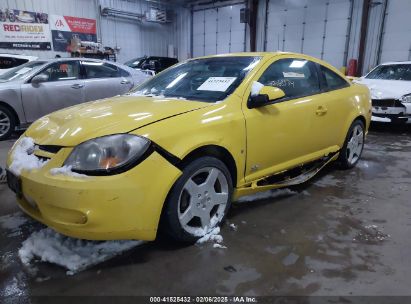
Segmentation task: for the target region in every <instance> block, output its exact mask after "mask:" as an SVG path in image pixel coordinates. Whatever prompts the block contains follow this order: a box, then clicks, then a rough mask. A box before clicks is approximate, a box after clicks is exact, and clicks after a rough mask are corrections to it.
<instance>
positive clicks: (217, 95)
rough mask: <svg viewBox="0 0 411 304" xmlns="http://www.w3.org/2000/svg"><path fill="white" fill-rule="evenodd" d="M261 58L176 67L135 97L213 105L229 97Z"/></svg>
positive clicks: (218, 59)
mask: <svg viewBox="0 0 411 304" xmlns="http://www.w3.org/2000/svg"><path fill="white" fill-rule="evenodd" d="M260 59H261V57H251V56H250V57H248V56H247V57H242V56H235V57H234V56H233V57H212V58H204V59H194V60H190V61H188V62H186V63H183V64H179V65H176V66H175V67H172V68H170V69H168V70H166V71H164V72H162V73H160V74H158V76H156V77H153V78H151V79H150V80H148V81H147V82H145V83H143V84H142V85H141V86H139V87H137V88H136V89H135V91H134V93H133V94H135V95H157V96H160V95H161V96H165V97H178V98H184V99H194V100H199V101H206V102H216V101H219V100H223V99H225V98H226V97H227V96H228V95H230V94H231V93H232V92H233V91H234V90H235V89H236V88H237V87H238V86H239V84H240V83H241V81H242V80H243V79H244V77H245V75H247V73H248V72H249V71H250V70H251V69H252V68H254V67H255V66H256V65H257V63H258V62H259V61H260Z"/></svg>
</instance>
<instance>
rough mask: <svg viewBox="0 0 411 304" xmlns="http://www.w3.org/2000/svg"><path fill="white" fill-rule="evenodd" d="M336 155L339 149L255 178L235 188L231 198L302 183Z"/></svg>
mask: <svg viewBox="0 0 411 304" xmlns="http://www.w3.org/2000/svg"><path fill="white" fill-rule="evenodd" d="M338 155H339V151H337V152H333V153H330V154H328V155H327V156H324V157H322V158H320V159H317V160H315V161H312V162H308V163H305V164H300V165H298V166H296V167H294V168H291V169H288V170H284V171H281V172H277V173H275V174H273V175H269V176H266V177H263V178H260V179H258V180H255V181H253V182H252V183H250V184H248V185H246V186H245V187H241V188H237V189H235V191H234V194H233V200H234V201H235V200H236V199H238V198H239V197H241V196H245V195H251V194H254V193H257V192H261V191H266V190H271V189H278V188H283V187H289V186H294V185H298V184H302V183H304V182H306V181H308V180H309V179H311V178H313V177H314V176H315V175H316V174H317V173H318V172H319V171H320V170H321V169H323V168H324V167H325V166H326V165H328V164H329V163H330V162H332V161H334V160H336V159H337V158H338Z"/></svg>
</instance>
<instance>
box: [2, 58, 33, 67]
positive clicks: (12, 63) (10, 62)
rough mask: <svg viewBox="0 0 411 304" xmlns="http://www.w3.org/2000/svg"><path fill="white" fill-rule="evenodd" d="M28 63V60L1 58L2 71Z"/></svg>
mask: <svg viewBox="0 0 411 304" xmlns="http://www.w3.org/2000/svg"><path fill="white" fill-rule="evenodd" d="M26 62H28V60H27V59H22V58H13V57H7V56H0V69H1V70H4V69H11V68H14V67H16V66H19V65H22V64H25V63H26Z"/></svg>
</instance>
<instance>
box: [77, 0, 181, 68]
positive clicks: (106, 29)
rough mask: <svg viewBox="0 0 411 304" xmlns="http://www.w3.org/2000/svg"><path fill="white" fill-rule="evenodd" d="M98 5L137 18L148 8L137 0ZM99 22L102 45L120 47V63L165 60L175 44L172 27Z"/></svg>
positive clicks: (126, 21) (113, 19)
mask: <svg viewBox="0 0 411 304" xmlns="http://www.w3.org/2000/svg"><path fill="white" fill-rule="evenodd" d="M69 1H71V0H69ZM83 1H87V0H83ZM89 1H90V0H89ZM99 4H100V5H101V6H102V7H112V8H115V9H119V10H125V11H128V12H134V13H138V14H144V12H145V11H148V10H149V8H150V4H149V3H147V2H146V1H139V0H135V1H125V0H99ZM100 20H101V34H102V41H103V44H104V45H107V46H112V47H116V46H118V47H121V50H120V52H119V53H118V61H120V62H124V61H126V60H128V59H131V58H133V57H139V56H144V55H152V56H167V50H168V45H169V44H174V42H175V28H174V25H173V23H165V24H158V23H153V22H138V21H136V20H133V19H126V18H119V17H101V18H100Z"/></svg>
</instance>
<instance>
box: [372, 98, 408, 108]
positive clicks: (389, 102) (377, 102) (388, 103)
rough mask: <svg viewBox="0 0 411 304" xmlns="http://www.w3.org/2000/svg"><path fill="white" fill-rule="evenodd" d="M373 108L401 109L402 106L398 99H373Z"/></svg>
mask: <svg viewBox="0 0 411 304" xmlns="http://www.w3.org/2000/svg"><path fill="white" fill-rule="evenodd" d="M372 106H373V107H403V106H404V105H403V104H402V103H401V101H399V100H398V99H373V100H372Z"/></svg>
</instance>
